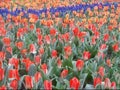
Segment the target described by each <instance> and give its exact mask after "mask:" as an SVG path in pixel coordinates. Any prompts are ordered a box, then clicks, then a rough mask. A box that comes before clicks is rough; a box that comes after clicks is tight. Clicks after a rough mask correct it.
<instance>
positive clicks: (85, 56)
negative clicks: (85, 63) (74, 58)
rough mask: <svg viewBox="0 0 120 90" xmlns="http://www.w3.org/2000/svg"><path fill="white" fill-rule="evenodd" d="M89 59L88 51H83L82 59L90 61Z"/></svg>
mask: <svg viewBox="0 0 120 90" xmlns="http://www.w3.org/2000/svg"><path fill="white" fill-rule="evenodd" d="M90 57H91V54H90V52H89V51H84V52H83V58H84V59H85V60H87V59H90Z"/></svg>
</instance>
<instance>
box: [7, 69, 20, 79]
mask: <svg viewBox="0 0 120 90" xmlns="http://www.w3.org/2000/svg"><path fill="white" fill-rule="evenodd" d="M8 76H9V78H10V79H13V78H14V79H16V80H19V72H18V69H11V70H9V73H8Z"/></svg>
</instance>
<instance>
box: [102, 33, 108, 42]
mask: <svg viewBox="0 0 120 90" xmlns="http://www.w3.org/2000/svg"><path fill="white" fill-rule="evenodd" d="M108 39H109V34H104V38H103V40H104V41H105V42H107V41H108Z"/></svg>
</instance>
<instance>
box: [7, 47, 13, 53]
mask: <svg viewBox="0 0 120 90" xmlns="http://www.w3.org/2000/svg"><path fill="white" fill-rule="evenodd" d="M6 51H8V52H9V53H10V54H12V47H10V46H9V47H6Z"/></svg>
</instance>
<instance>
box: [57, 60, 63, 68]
mask: <svg viewBox="0 0 120 90" xmlns="http://www.w3.org/2000/svg"><path fill="white" fill-rule="evenodd" d="M57 66H58V67H59V68H61V66H62V61H61V60H60V59H58V60H57Z"/></svg>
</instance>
